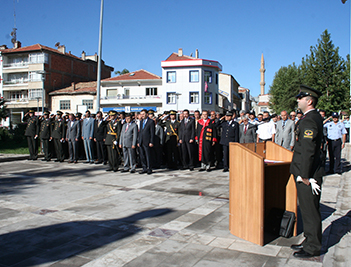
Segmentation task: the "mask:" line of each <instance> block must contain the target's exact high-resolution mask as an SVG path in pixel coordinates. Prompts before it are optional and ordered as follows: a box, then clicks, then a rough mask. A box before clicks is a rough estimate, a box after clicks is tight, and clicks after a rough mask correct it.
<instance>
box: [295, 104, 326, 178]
mask: <svg viewBox="0 0 351 267" xmlns="http://www.w3.org/2000/svg"><path fill="white" fill-rule="evenodd" d="M295 136H296V142H295V148H294V155H293V159H292V162H291V165H290V172H291V173H292V174H293V175H295V177H297V176H301V177H302V178H321V177H322V176H323V175H324V167H323V166H322V157H321V142H322V137H323V119H322V117H321V116H320V115H319V113H318V112H317V111H316V110H312V111H310V112H308V113H307V114H306V115H305V116H304V117H303V118H302V119H301V120H299V121H298V122H297V123H296V125H295Z"/></svg>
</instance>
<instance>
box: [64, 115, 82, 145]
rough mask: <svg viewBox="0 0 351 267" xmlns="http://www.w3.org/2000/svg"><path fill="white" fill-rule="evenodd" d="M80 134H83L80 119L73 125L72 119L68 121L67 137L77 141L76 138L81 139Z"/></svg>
mask: <svg viewBox="0 0 351 267" xmlns="http://www.w3.org/2000/svg"><path fill="white" fill-rule="evenodd" d="M80 134H81V129H80V121H77V120H74V121H73V125H72V126H71V121H68V122H67V133H66V138H67V139H68V140H69V141H71V142H72V141H75V139H79V137H80Z"/></svg>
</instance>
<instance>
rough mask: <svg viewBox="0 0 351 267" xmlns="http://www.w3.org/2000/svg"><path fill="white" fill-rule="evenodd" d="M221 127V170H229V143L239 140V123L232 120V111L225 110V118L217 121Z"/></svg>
mask: <svg viewBox="0 0 351 267" xmlns="http://www.w3.org/2000/svg"><path fill="white" fill-rule="evenodd" d="M217 125H218V127H219V128H222V136H221V140H220V143H221V145H222V146H223V172H227V171H228V170H229V143H230V142H239V123H237V122H236V121H234V120H233V113H232V112H231V111H227V113H226V114H225V120H223V118H222V119H221V121H219V122H218V123H217Z"/></svg>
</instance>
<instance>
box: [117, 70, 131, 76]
mask: <svg viewBox="0 0 351 267" xmlns="http://www.w3.org/2000/svg"><path fill="white" fill-rule="evenodd" d="M126 73H129V70H127V69H123V70H122V71H120V70H116V71H115V74H116V75H118V76H119V75H122V74H126Z"/></svg>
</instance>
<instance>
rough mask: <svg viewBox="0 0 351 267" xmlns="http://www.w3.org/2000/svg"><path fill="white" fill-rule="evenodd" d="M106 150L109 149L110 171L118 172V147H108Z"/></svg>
mask: <svg viewBox="0 0 351 267" xmlns="http://www.w3.org/2000/svg"><path fill="white" fill-rule="evenodd" d="M106 148H107V156H108V165H109V169H111V170H114V171H117V170H118V167H119V164H120V159H119V155H118V152H117V147H114V146H113V145H108V146H106Z"/></svg>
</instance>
